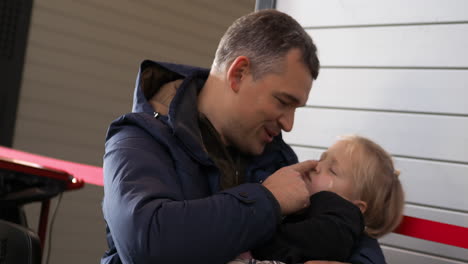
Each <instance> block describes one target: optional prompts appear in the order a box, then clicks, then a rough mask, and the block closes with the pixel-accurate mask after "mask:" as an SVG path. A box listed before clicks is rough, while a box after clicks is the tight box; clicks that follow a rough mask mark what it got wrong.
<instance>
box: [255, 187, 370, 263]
mask: <svg viewBox="0 0 468 264" xmlns="http://www.w3.org/2000/svg"><path fill="white" fill-rule="evenodd" d="M310 202H311V205H310V207H309V208H308V209H307V210H306V211H305V212H302V213H301V214H296V215H292V216H288V217H286V218H285V219H284V221H283V223H282V224H281V225H280V226H279V227H278V229H277V231H276V233H275V235H274V236H273V238H272V239H271V240H269V241H268V242H267V243H266V244H264V245H262V246H261V247H258V248H256V249H254V250H253V251H252V254H253V256H254V258H256V259H260V260H279V261H282V262H285V263H288V264H289V263H302V262H306V261H309V260H335V261H346V260H347V259H348V258H349V256H350V255H351V253H352V249H353V248H354V247H355V245H356V244H357V243H358V241H359V238H360V236H361V234H362V232H363V230H364V221H363V217H362V214H361V212H360V210H359V208H358V207H357V206H355V205H354V204H352V203H351V202H349V201H347V200H345V199H343V198H342V197H340V196H339V195H337V194H335V193H332V192H319V193H316V194H314V195H313V196H311V198H310Z"/></svg>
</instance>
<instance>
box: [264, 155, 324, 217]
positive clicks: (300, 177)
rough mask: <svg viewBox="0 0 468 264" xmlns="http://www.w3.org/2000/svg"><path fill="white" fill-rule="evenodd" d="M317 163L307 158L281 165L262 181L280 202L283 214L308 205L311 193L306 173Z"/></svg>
mask: <svg viewBox="0 0 468 264" xmlns="http://www.w3.org/2000/svg"><path fill="white" fill-rule="evenodd" d="M317 163H318V162H317V161H313V160H308V161H304V162H301V163H297V164H294V165H291V166H288V167H283V168H281V169H279V170H277V171H276V172H275V173H273V174H272V175H271V176H270V177H268V178H267V179H266V180H265V181H264V182H263V186H265V187H266V188H267V189H268V190H270V192H271V193H272V194H273V196H275V198H276V200H277V201H278V203H279V204H280V207H281V213H282V214H283V215H288V214H291V213H294V212H297V211H299V210H301V209H304V208H305V207H307V206H309V203H310V201H309V197H310V196H311V195H312V194H311V190H310V188H309V185H310V184H308V183H309V181H310V180H309V177H308V173H309V172H310V171H311V170H313V169H315V167H316V166H317Z"/></svg>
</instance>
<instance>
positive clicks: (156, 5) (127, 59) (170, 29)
mask: <svg viewBox="0 0 468 264" xmlns="http://www.w3.org/2000/svg"><path fill="white" fill-rule="evenodd" d="M254 7H255V1H254V0H240V1H239V0H237V1H227V0H224V1H216V0H172V1H151V0H140V1H130V0H116V1H92V0H74V1H70V0H35V1H34V4H33V10H32V18H31V27H30V33H29V41H28V45H27V53H26V58H25V66H24V73H23V81H22V87H21V94H20V100H19V107H18V115H17V120H16V130H15V135H14V144H13V147H14V148H17V149H20V150H25V151H29V152H33V153H38V154H43V155H48V156H51V157H55V158H61V159H66V160H71V161H76V162H82V163H88V164H93V165H97V166H101V165H102V155H103V151H104V137H105V133H106V129H107V127H108V125H109V123H110V122H111V121H112V120H113V119H115V118H117V117H118V116H119V115H121V114H124V113H126V112H129V111H130V110H131V104H132V95H133V87H134V83H135V77H136V74H137V71H138V68H139V64H140V62H141V61H142V60H144V59H153V60H165V61H171V62H179V63H186V64H192V65H198V66H205V67H209V66H210V65H211V61H212V59H213V55H214V51H215V49H216V46H217V44H218V41H219V38H220V37H221V36H222V34H223V33H224V31H225V30H226V28H227V27H228V26H229V25H230V24H231V23H232V22H233V21H234V20H235V19H236V18H237V17H239V16H242V15H244V14H246V13H249V12H251V11H253V10H254ZM102 195H103V192H102V187H98V186H92V185H87V186H86V187H85V189H83V190H79V191H74V192H70V193H65V194H64V197H63V200H62V203H61V206H60V208H59V210H58V213H57V219H56V221H55V225H54V231H53V241H52V255H51V260H50V263H56V264H58V263H98V262H99V259H100V257H101V256H102V254H103V253H104V250H105V249H106V245H105V230H104V222H103V219H102V213H101V200H102ZM54 205H55V204H54V203H53V205H52V208H51V211H53V209H54ZM51 213H52V212H51ZM27 214H28V216H29V223H30V225H31V226H32V227H33V228H36V225H37V215H38V214H39V213H38V205H33V206H28V207H27Z"/></svg>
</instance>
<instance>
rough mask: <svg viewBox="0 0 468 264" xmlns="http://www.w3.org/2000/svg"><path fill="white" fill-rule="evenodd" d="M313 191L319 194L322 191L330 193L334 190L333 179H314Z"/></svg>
mask: <svg viewBox="0 0 468 264" xmlns="http://www.w3.org/2000/svg"><path fill="white" fill-rule="evenodd" d="M312 187H313V188H312V191H313V193H317V192H320V191H330V190H331V189H332V188H333V179H332V178H331V177H323V176H322V177H320V176H319V177H316V178H312Z"/></svg>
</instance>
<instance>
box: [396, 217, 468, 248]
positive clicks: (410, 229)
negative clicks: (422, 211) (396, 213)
mask: <svg viewBox="0 0 468 264" xmlns="http://www.w3.org/2000/svg"><path fill="white" fill-rule="evenodd" d="M394 232H395V233H398V234H402V235H406V236H410V237H415V238H420V239H424V240H429V241H433V242H438V243H442V244H446V245H451V246H456V247H461V248H465V249H468V228H466V227H462V226H456V225H450V224H446V223H440V222H435V221H430V220H426V219H421V218H416V217H411V216H405V217H403V221H402V222H401V224H400V226H399V227H398V228H397V229H395V231H394Z"/></svg>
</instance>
